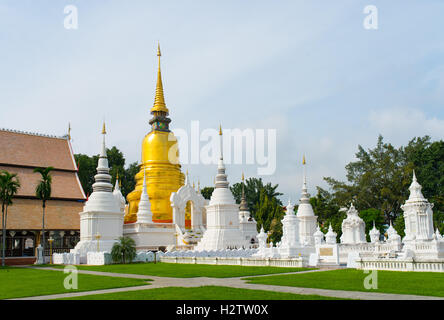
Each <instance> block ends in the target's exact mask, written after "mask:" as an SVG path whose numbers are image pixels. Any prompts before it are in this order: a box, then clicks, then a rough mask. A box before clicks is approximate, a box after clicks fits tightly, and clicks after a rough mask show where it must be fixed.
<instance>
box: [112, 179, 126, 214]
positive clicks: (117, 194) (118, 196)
mask: <svg viewBox="0 0 444 320" xmlns="http://www.w3.org/2000/svg"><path fill="white" fill-rule="evenodd" d="M113 195H114V198H116V200H117V202H118V203H120V210H122V211H124V210H125V205H126V201H125V197H124V196H123V195H122V191H121V190H120V184H119V176H117V178H116V184H115V186H114V191H113Z"/></svg>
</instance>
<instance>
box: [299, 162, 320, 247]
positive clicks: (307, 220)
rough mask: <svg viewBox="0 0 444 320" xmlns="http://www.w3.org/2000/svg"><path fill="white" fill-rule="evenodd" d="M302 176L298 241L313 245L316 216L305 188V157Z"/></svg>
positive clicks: (304, 244) (303, 244)
mask: <svg viewBox="0 0 444 320" xmlns="http://www.w3.org/2000/svg"><path fill="white" fill-rule="evenodd" d="M303 165H304V176H303V183H302V193H301V199H300V200H299V206H298V211H297V213H296V216H297V218H298V221H299V226H298V227H299V242H300V244H301V245H302V246H313V245H314V238H313V234H314V232H315V231H316V224H317V219H318V217H317V216H315V214H314V211H313V207H312V206H311V204H310V194H309V193H308V189H307V175H306V173H305V157H304V160H303Z"/></svg>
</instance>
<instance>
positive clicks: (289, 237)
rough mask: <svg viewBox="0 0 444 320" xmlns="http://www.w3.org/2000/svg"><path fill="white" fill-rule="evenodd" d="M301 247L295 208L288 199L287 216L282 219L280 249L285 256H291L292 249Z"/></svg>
mask: <svg viewBox="0 0 444 320" xmlns="http://www.w3.org/2000/svg"><path fill="white" fill-rule="evenodd" d="M300 246H301V245H300V242H299V221H298V218H297V217H296V215H295V214H294V206H293V205H292V204H291V201H290V199H288V204H287V207H286V212H285V216H284V218H283V219H282V238H281V245H280V249H281V250H282V252H283V254H284V255H285V256H290V255H291V253H290V252H289V251H291V248H296V247H300ZM284 251H285V253H284ZM287 251H288V252H287Z"/></svg>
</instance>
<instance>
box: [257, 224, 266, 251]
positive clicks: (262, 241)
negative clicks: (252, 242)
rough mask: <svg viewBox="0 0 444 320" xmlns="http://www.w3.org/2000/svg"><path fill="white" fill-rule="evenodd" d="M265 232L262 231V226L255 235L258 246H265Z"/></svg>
mask: <svg viewBox="0 0 444 320" xmlns="http://www.w3.org/2000/svg"><path fill="white" fill-rule="evenodd" d="M267 238H268V236H267V234H266V233H265V231H264V227H261V231H260V232H259V234H258V235H257V240H258V242H259V248H265V247H266V246H267Z"/></svg>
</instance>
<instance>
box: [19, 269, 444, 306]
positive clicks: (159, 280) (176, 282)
mask: <svg viewBox="0 0 444 320" xmlns="http://www.w3.org/2000/svg"><path fill="white" fill-rule="evenodd" d="M28 268H35V269H42V270H53V271H61V272H63V269H57V268H39V267H28ZM329 270H331V269H324V270H323V269H318V270H308V271H301V272H286V273H279V275H282V274H302V273H311V272H323V271H329ZM78 272H79V273H83V274H91V275H99V276H108V277H118V278H133V279H145V280H152V282H150V284H149V285H146V286H136V287H126V288H115V289H104V290H94V291H85V292H73V293H61V294H53V295H46V296H35V297H26V298H18V299H12V300H51V299H60V298H74V297H80V296H88V295H94V294H104V293H114V292H128V291H138V290H147V289H156V288H165V287H186V288H191V287H201V286H221V287H230V288H240V289H253V290H266V291H275V292H287V293H293V294H302V295H319V296H324V297H334V298H342V299H360V300H444V298H440V297H431V296H417V295H406V294H391V293H376V292H370V291H369V292H363V291H343V290H329V289H315V288H299V287H287V286H274V285H265V284H250V283H247V281H245V280H242V279H243V278H246V277H248V278H252V277H263V276H268V275H257V276H243V277H235V278H207V277H199V278H170V277H157V276H148V275H138V274H125V273H114V272H100V271H88V270H78ZM272 275H276V274H272ZM246 298H247V297H246Z"/></svg>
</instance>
